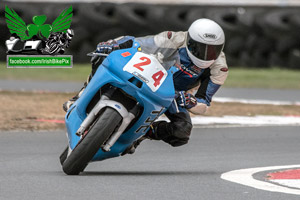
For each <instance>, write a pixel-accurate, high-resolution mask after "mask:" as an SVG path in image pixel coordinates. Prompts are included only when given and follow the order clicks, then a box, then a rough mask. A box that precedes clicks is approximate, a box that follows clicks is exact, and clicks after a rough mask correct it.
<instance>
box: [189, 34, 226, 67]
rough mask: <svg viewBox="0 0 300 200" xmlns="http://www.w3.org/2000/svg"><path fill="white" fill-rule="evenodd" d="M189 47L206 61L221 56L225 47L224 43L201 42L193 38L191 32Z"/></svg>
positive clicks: (195, 54)
mask: <svg viewBox="0 0 300 200" xmlns="http://www.w3.org/2000/svg"><path fill="white" fill-rule="evenodd" d="M187 48H188V50H189V51H190V52H191V53H192V54H193V55H194V56H195V57H197V58H199V59H201V60H204V61H209V60H216V59H217V58H218V57H219V55H220V53H221V51H222V49H223V44H221V45H209V44H203V43H201V42H197V41H195V40H193V39H192V38H191V36H190V34H188V36H187Z"/></svg>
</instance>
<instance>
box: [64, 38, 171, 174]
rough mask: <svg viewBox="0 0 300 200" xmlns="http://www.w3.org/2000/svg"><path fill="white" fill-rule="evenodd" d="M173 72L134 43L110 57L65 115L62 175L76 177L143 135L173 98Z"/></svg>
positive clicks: (115, 155)
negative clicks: (65, 140)
mask: <svg viewBox="0 0 300 200" xmlns="http://www.w3.org/2000/svg"><path fill="white" fill-rule="evenodd" d="M176 70H177V69H176V67H174V66H173V67H170V68H169V69H165V68H164V67H163V66H162V64H161V62H160V61H159V59H158V58H157V56H155V55H148V54H145V53H143V52H142V49H141V48H140V45H139V43H138V42H137V41H134V44H133V47H132V48H129V49H121V50H116V51H113V52H112V53H110V54H109V55H108V56H107V57H106V58H105V60H104V61H103V62H102V64H101V66H99V68H98V70H97V72H96V73H95V75H94V76H93V78H92V80H91V81H90V83H89V84H88V86H87V87H86V89H85V90H84V92H83V93H82V95H81V97H80V98H79V99H78V100H77V101H76V102H75V103H74V104H73V105H72V106H71V107H70V109H69V110H68V112H67V114H66V116H65V122H66V128H67V137H68V140H69V145H68V147H67V148H66V149H65V151H64V152H63V153H62V155H61V156H60V161H61V164H62V168H63V171H64V172H65V173H66V174H68V175H78V174H79V173H80V172H82V171H83V170H84V169H85V167H86V166H87V165H88V163H89V162H92V161H101V160H105V159H108V158H113V157H118V156H120V155H122V153H123V152H125V151H126V150H127V149H128V148H130V147H131V146H132V145H133V143H134V142H135V141H136V140H138V139H139V138H141V137H142V136H143V135H145V134H146V132H147V131H148V130H149V128H150V125H151V124H152V123H153V122H154V121H155V120H156V119H157V118H158V117H159V116H161V115H162V114H163V113H164V112H165V111H166V110H167V108H168V107H169V106H170V105H171V103H172V101H173V99H174V96H175V90H174V84H173V74H174V73H175V72H176Z"/></svg>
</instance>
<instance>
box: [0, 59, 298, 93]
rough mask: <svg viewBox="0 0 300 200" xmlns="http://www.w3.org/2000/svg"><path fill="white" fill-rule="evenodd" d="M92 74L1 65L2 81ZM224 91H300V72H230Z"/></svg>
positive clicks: (85, 68)
mask: <svg viewBox="0 0 300 200" xmlns="http://www.w3.org/2000/svg"><path fill="white" fill-rule="evenodd" d="M90 71H91V65H90V64H75V65H74V67H73V68H70V69H32V68H25V69H24V68H9V69H8V68H6V64H5V63H3V62H2V63H0V79H13V80H15V79H20V80H46V81H51V80H53V81H78V82H84V81H85V80H86V78H87V76H88V74H89V73H90ZM224 87H244V88H276V89H300V70H298V71H297V70H287V69H279V68H270V69H253V68H252V69H249V68H231V69H229V76H228V78H227V80H226V82H225V85H224Z"/></svg>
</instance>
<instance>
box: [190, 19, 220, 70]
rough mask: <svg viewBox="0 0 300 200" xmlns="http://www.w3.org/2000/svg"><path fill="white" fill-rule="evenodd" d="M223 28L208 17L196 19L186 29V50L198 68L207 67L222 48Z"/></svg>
mask: <svg viewBox="0 0 300 200" xmlns="http://www.w3.org/2000/svg"><path fill="white" fill-rule="evenodd" d="M224 42H225V35H224V32H223V29H222V28H221V27H220V26H219V25H218V24H217V23H216V22H214V21H212V20H210V19H205V18H203V19H198V20H196V21H194V22H193V23H192V25H191V26H190V28H189V30H188V34H187V40H186V50H187V53H188V56H189V57H190V58H191V60H192V62H193V63H194V64H195V65H196V66H197V67H199V68H202V69H204V68H207V67H209V66H210V65H211V64H213V62H214V61H215V60H216V59H217V58H218V57H219V55H220V53H221V51H222V50H223V47H224Z"/></svg>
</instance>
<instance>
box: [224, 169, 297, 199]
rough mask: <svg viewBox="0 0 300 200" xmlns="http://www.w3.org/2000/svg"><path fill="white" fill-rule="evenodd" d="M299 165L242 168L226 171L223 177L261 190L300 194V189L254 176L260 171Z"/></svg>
mask: <svg viewBox="0 0 300 200" xmlns="http://www.w3.org/2000/svg"><path fill="white" fill-rule="evenodd" d="M299 167H300V165H285V166H271V167H258V168H249V169H240V170H234V171H230V172H226V173H224V174H222V175H221V178H222V179H224V180H227V181H230V182H234V183H238V184H242V185H246V186H249V187H253V188H256V189H260V190H266V191H271V192H280V193H287V194H296V195H300V190H297V189H291V188H287V187H282V186H278V185H275V184H272V183H269V182H264V181H259V180H256V179H254V178H253V174H255V173H258V172H263V171H270V170H280V169H291V168H299Z"/></svg>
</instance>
